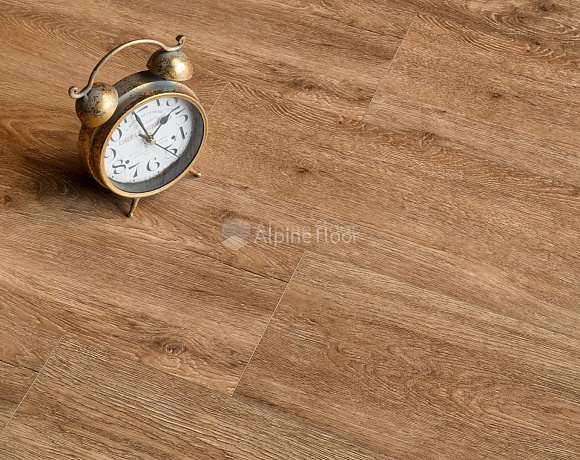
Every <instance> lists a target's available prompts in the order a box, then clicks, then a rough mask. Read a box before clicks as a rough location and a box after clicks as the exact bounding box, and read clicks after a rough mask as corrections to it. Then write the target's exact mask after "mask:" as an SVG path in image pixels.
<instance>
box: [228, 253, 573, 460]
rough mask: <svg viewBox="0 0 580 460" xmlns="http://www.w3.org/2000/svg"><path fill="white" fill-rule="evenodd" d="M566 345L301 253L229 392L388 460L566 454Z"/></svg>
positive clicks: (569, 421)
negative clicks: (354, 442) (380, 451)
mask: <svg viewBox="0 0 580 460" xmlns="http://www.w3.org/2000/svg"><path fill="white" fill-rule="evenodd" d="M578 345H579V342H578V341H577V340H573V339H570V338H567V337H565V336H562V335H558V334H552V333H550V332H547V331H545V330H543V329H541V328H537V327H532V326H529V325H527V324H526V323H524V322H521V321H517V320H512V319H509V318H507V317H505V316H503V315H497V314H494V313H491V312H489V311H488V310H486V309H483V308H480V307H476V306H473V305H470V304H467V303H463V302H460V301H457V300H454V299H452V298H449V297H446V296H444V295H441V294H438V293H435V292H433V291H428V290H425V289H422V288H418V287H416V286H413V285H410V284H407V283H405V282H401V281H398V280H396V279H394V278H390V277H386V276H383V275H379V274H376V273H374V272H371V271H368V270H365V269H360V268H358V267H356V266H354V265H352V264H349V263H346V262H337V261H335V260H332V259H329V258H328V257H324V256H319V255H316V254H313V253H309V252H307V253H306V255H305V257H304V258H303V259H302V261H301V263H300V265H299V267H298V269H297V271H296V273H295V274H294V276H293V278H292V281H291V282H290V285H289V286H288V288H287V290H286V291H285V294H284V297H283V298H282V300H281V302H280V305H279V306H278V308H277V310H276V313H275V315H274V318H273V319H272V321H271V323H270V326H269V328H268V330H267V331H266V333H265V335H264V337H263V339H262V341H261V342H260V345H259V346H258V349H257V350H256V353H255V354H254V356H253V358H252V360H251V362H250V364H249V365H248V368H247V370H246V372H245V373H244V375H243V378H242V380H241V382H240V384H239V386H238V387H237V389H236V392H235V394H234V397H240V398H242V399H243V400H246V399H249V400H252V401H256V402H260V403H262V404H264V406H267V407H269V408H276V409H278V410H279V411H280V412H283V413H287V414H292V415H294V416H298V417H301V418H303V419H305V420H308V421H312V422H314V423H316V424H317V425H319V426H322V427H324V428H326V429H328V430H331V431H333V432H336V433H339V434H341V435H343V436H346V437H349V438H352V439H355V440H358V441H359V442H362V443H365V444H368V445H370V446H372V447H374V448H376V449H384V450H385V451H388V452H389V453H392V454H393V455H395V456H396V457H397V458H401V459H402V458H433V459H448V458H473V459H479V458H481V459H484V458H485V459H486V458H490V457H493V458H524V457H525V458H537V459H548V458H554V459H556V458H558V459H561V458H576V457H577V456H578V455H580V435H579V433H580V430H579V428H580V392H579V391H578V390H579V389H580V373H579V372H578V369H579V364H580V348H579V347H578Z"/></svg>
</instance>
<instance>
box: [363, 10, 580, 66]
mask: <svg viewBox="0 0 580 460" xmlns="http://www.w3.org/2000/svg"><path fill="white" fill-rule="evenodd" d="M375 2H376V3H379V1H378V0H375ZM389 4H390V5H392V6H395V7H399V8H404V9H408V10H410V11H415V12H417V13H421V14H428V15H433V16H436V17H439V18H442V19H446V20H449V21H451V22H454V23H456V24H463V25H468V26H469V27H473V28H475V29H477V30H479V31H482V32H488V33H494V34H496V35H503V36H507V37H509V38H512V39H516V40H518V41H523V42H526V43H528V44H530V45H536V46H542V47H546V48H549V49H550V50H551V51H552V52H554V53H556V54H559V53H567V54H571V55H574V56H576V57H580V36H579V33H578V32H579V31H580V5H579V4H578V2H576V1H575V0H485V1H481V0H445V1H441V0H389Z"/></svg>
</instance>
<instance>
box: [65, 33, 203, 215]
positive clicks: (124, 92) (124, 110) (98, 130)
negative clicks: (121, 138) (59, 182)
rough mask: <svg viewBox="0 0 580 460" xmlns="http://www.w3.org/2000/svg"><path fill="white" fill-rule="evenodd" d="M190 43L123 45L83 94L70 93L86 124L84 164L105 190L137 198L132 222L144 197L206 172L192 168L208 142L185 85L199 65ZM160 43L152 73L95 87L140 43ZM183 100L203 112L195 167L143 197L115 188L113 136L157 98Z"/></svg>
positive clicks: (82, 141)
mask: <svg viewBox="0 0 580 460" xmlns="http://www.w3.org/2000/svg"><path fill="white" fill-rule="evenodd" d="M184 41H185V37H184V36H183V35H179V36H178V37H177V42H178V43H177V45H176V46H173V47H168V46H165V45H164V44H163V43H161V42H158V41H156V40H149V39H140V40H133V41H131V42H127V43H124V44H122V45H119V46H118V47H116V48H115V49H113V50H111V51H110V52H109V53H107V55H105V56H104V57H103V58H102V59H101V60H100V61H99V63H98V64H97V65H96V66H95V68H94V69H93V71H92V73H91V75H90V78H89V81H88V83H87V86H86V87H85V88H83V89H82V90H79V89H78V88H77V87H74V86H73V87H71V88H70V89H69V95H70V97H72V98H73V99H76V100H77V102H76V111H77V115H78V117H79V119H80V120H81V122H82V127H81V130H80V133H79V140H78V151H79V155H80V158H81V161H82V163H83V164H84V165H85V167H86V168H87V169H88V171H89V172H90V173H91V175H92V176H93V177H94V178H95V180H96V181H97V182H98V183H99V184H101V185H102V186H103V187H106V188H108V189H109V190H111V191H113V192H114V193H116V194H117V195H121V196H126V197H130V198H133V202H132V203H131V209H130V211H129V214H128V216H129V217H132V216H133V212H134V211H135V208H136V207H137V203H138V202H139V198H141V197H144V196H149V195H153V194H156V193H159V192H161V191H163V190H165V189H167V188H168V187H171V186H172V185H174V184H175V183H176V182H178V181H179V180H180V179H182V178H183V177H184V176H185V175H186V174H187V172H188V171H191V172H192V173H193V174H194V176H196V177H200V176H201V173H199V172H197V171H196V170H194V169H193V168H192V166H193V163H194V162H195V160H196V159H197V157H198V154H199V152H200V151H201V149H202V148H203V146H204V145H205V141H206V139H207V126H208V123H207V116H206V114H205V111H204V110H203V107H202V106H201V104H200V102H199V100H198V98H197V97H196V95H195V93H194V92H193V91H192V90H191V89H190V88H189V87H187V86H186V85H185V84H184V83H181V82H182V81H185V80H188V79H189V78H191V76H192V74H193V66H192V64H191V61H190V60H189V59H188V58H187V56H186V55H185V54H184V53H183V52H182V51H180V48H181V46H182V45H183V43H184ZM143 43H150V44H155V45H157V46H158V47H159V48H161V49H160V50H158V51H156V52H155V53H153V55H152V56H151V58H150V59H149V62H148V63H147V67H148V69H149V70H146V71H142V72H138V73H135V74H133V75H130V76H128V77H126V78H124V79H122V80H120V81H118V82H117V83H115V85H113V86H111V85H108V84H106V83H95V77H96V74H97V72H98V71H99V70H100V68H101V67H102V66H103V65H104V64H105V63H106V62H107V61H108V60H109V59H110V58H111V57H112V56H113V55H114V54H116V53H118V52H119V51H121V50H123V49H125V48H127V47H129V46H132V45H136V44H143ZM162 97H178V98H182V99H186V100H187V101H189V102H190V103H191V104H193V105H194V106H195V107H196V108H197V109H198V110H199V112H200V114H201V118H202V121H203V127H202V128H203V137H202V141H201V145H200V147H199V149H198V150H197V153H196V154H195V155H194V156H193V158H192V160H191V162H190V163H189V165H188V166H187V167H186V168H185V169H184V170H183V172H182V173H180V174H179V175H178V176H177V177H175V178H174V179H172V180H171V181H170V182H168V183H166V184H164V185H163V186H161V187H159V188H156V189H154V190H147V191H144V192H139V193H132V192H127V191H125V190H121V189H119V188H118V187H117V186H115V185H114V184H113V183H112V182H111V180H109V178H108V177H107V174H106V172H105V150H106V149H107V145H108V143H109V140H110V138H111V136H112V134H113V133H114V132H115V130H116V129H117V127H118V125H119V124H120V123H121V122H122V121H123V119H124V118H125V117H126V116H127V115H129V114H130V113H131V112H132V111H133V110H134V109H135V108H137V107H139V106H141V105H143V104H147V103H148V102H149V101H152V100H154V99H157V98H162Z"/></svg>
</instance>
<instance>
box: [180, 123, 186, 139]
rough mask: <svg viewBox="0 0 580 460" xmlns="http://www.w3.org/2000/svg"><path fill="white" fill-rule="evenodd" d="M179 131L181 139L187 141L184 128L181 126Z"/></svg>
mask: <svg viewBox="0 0 580 460" xmlns="http://www.w3.org/2000/svg"><path fill="white" fill-rule="evenodd" d="M179 131H180V132H181V137H182V138H183V139H185V136H186V133H185V131H184V130H183V126H180V127H179Z"/></svg>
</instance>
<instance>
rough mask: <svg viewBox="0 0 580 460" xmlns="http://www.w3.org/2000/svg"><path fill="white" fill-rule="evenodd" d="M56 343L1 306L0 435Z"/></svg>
mask: <svg viewBox="0 0 580 460" xmlns="http://www.w3.org/2000/svg"><path fill="white" fill-rule="evenodd" d="M2 297H4V296H2ZM57 340H58V335H56V334H54V333H51V332H49V331H47V330H45V329H43V328H42V327H38V326H37V325H34V324H30V323H29V322H27V321H23V320H21V319H19V318H16V317H13V316H11V315H10V316H9V315H7V314H6V312H5V311H4V309H3V307H0V433H1V432H2V430H3V429H4V426H5V425H6V423H7V422H8V420H9V419H10V417H12V414H14V411H15V410H16V407H17V406H18V404H19V403H20V401H21V400H22V398H23V397H24V395H25V394H26V392H27V391H28V389H29V388H30V385H32V382H34V379H35V378H36V375H37V373H38V371H39V370H40V369H41V368H42V366H43V364H44V362H45V361H46V359H47V358H48V356H49V354H50V352H51V350H52V349H53V348H54V346H55V345H56V344H57Z"/></svg>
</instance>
